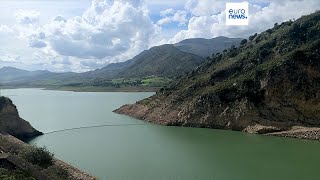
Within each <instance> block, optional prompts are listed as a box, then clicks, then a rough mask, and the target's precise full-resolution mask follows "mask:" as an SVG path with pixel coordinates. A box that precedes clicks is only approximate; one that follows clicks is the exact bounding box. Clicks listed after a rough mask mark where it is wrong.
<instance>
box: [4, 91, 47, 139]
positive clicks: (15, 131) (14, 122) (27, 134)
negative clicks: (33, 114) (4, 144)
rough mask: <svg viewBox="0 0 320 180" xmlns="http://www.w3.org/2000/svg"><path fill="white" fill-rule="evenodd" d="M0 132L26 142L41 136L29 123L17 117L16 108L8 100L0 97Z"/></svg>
mask: <svg viewBox="0 0 320 180" xmlns="http://www.w3.org/2000/svg"><path fill="white" fill-rule="evenodd" d="M0 132H1V133H7V134H10V135H12V136H15V137H17V138H19V139H21V140H27V139H29V138H33V137H35V136H39V135H42V133H41V132H39V131H37V130H36V129H34V128H33V127H32V126H31V125H30V123H29V122H27V121H25V120H24V119H22V118H20V117H19V113H18V110H17V108H16V106H15V105H14V104H13V103H12V101H11V100H10V99H9V98H6V97H0Z"/></svg>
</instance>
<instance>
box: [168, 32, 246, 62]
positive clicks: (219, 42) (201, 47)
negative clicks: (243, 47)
mask: <svg viewBox="0 0 320 180" xmlns="http://www.w3.org/2000/svg"><path fill="white" fill-rule="evenodd" d="M241 40H242V39H241V38H228V37H224V36H219V37H216V38H212V39H203V38H193V39H186V40H183V41H181V42H179V43H176V44H174V46H175V47H176V48H178V49H179V50H181V51H183V52H188V53H192V54H195V55H198V56H200V57H204V58H205V57H208V56H211V55H212V54H216V53H218V52H222V51H223V50H225V49H228V48H230V47H231V46H232V45H234V46H236V47H238V46H239V45H240V42H241Z"/></svg>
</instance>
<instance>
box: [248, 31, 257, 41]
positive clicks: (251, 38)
mask: <svg viewBox="0 0 320 180" xmlns="http://www.w3.org/2000/svg"><path fill="white" fill-rule="evenodd" d="M257 35H258V34H257V33H255V34H254V35H252V36H250V37H249V40H250V41H252V40H253V39H254V38H255V37H256V36H257Z"/></svg>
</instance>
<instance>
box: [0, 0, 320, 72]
mask: <svg viewBox="0 0 320 180" xmlns="http://www.w3.org/2000/svg"><path fill="white" fill-rule="evenodd" d="M242 1H243V0H234V1H233V2H242ZM69 2H70V1H68V2H67V1H66V2H64V1H57V2H50V3H48V2H41V3H40V2H34V3H31V4H30V3H29V4H28V3H26V2H25V1H24V2H21V3H20V2H19V4H15V3H14V2H10V3H9V5H10V7H15V8H8V9H3V8H2V9H1V7H0V10H1V12H2V13H3V12H5V14H6V15H3V16H2V17H0V43H1V44H5V46H2V47H0V56H1V57H3V59H1V63H2V64H4V63H5V64H9V63H16V64H17V66H18V64H19V65H21V66H20V67H21V68H26V69H29V67H32V68H33V69H48V70H54V71H77V72H80V71H87V70H92V69H95V68H101V67H103V66H105V65H107V64H108V63H111V62H120V61H124V60H127V59H130V58H132V57H133V56H135V55H137V54H138V53H140V52H141V51H142V50H145V49H148V48H150V46H152V45H161V44H165V43H168V42H169V43H174V42H178V41H181V40H183V39H186V38H194V37H201V38H212V37H216V36H221V35H224V36H229V37H248V36H249V35H252V34H254V33H255V32H261V31H264V30H266V29H268V28H270V27H272V26H273V24H274V23H275V22H278V23H280V22H282V21H286V20H289V19H293V18H299V17H300V16H301V15H305V14H309V13H311V12H313V11H315V10H316V9H319V8H320V5H319V4H320V1H318V0H282V1H276V0H274V1H272V0H249V2H250V4H251V6H250V17H249V18H250V25H249V26H226V25H225V16H224V8H225V1H223V0H188V1H186V0H174V1H173V0H150V1H149V0H148V1H146V2H145V3H144V1H143V0H93V1H92V3H91V5H90V4H88V2H87V1H86V2H85V3H83V2H81V3H79V2H78V1H72V3H71V4H70V3H69ZM68 3H69V4H68ZM36 6H37V7H36ZM40 6H41V7H43V8H40ZM51 6H54V7H51ZM62 6H63V7H62ZM69 6H70V7H69ZM58 7H60V8H61V9H63V10H59V8H58ZM86 7H87V8H86ZM20 9H24V10H20ZM50 9H52V11H51V10H50ZM17 10H18V11H17ZM161 10H162V11H161ZM8 14H9V15H10V16H12V17H11V19H10V18H9V19H8V18H7V19H6V18H5V17H4V16H6V17H7V16H8ZM159 15H160V17H159ZM150 16H151V17H150ZM14 17H15V18H16V20H17V21H16V22H14V20H12V18H14ZM151 19H152V20H151ZM152 21H153V22H152ZM1 24H2V25H1ZM16 56H19V58H20V59H15V60H14V58H12V57H16ZM8 57H10V58H8ZM16 64H15V65H16Z"/></svg>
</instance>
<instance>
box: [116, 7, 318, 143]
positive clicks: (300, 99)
mask: <svg viewBox="0 0 320 180" xmlns="http://www.w3.org/2000/svg"><path fill="white" fill-rule="evenodd" d="M319 22H320V12H319V11H318V12H316V13H314V14H311V15H308V16H303V17H301V18H299V19H297V20H295V21H288V22H283V23H281V24H280V25H278V24H275V26H274V27H273V28H272V29H268V30H266V31H265V32H262V33H261V34H255V35H253V36H250V37H249V41H248V42H246V43H242V45H241V46H240V47H239V48H231V49H229V50H228V52H225V53H223V54H218V55H215V56H214V57H212V58H210V59H209V60H207V61H206V62H205V63H203V64H202V65H201V66H200V67H198V68H197V69H196V70H194V71H192V72H190V73H188V75H186V76H184V77H183V78H181V79H179V80H178V81H176V82H174V83H173V84H171V86H170V87H169V88H162V89H161V90H160V91H159V92H157V94H156V95H154V96H152V97H150V98H147V99H144V100H141V101H139V102H137V103H136V104H131V105H125V106H123V107H121V108H119V109H117V110H115V112H117V113H120V114H126V115H129V116H133V117H136V118H139V119H143V120H146V121H150V122H156V123H160V124H165V125H175V126H192V127H206V128H221V129H231V130H240V131H246V132H251V133H262V134H264V133H272V132H274V133H275V132H278V131H280V132H284V131H291V130H292V129H294V127H295V126H304V127H308V126H320V91H319V89H320V48H319V47H320V24H319ZM296 132H297V131H294V133H296ZM299 133H300V134H299V136H298V135H295V137H304V136H306V137H310V136H317V137H316V138H319V135H320V130H319V129H318V130H317V131H316V132H315V131H313V130H312V131H299ZM311 138H313V137H311Z"/></svg>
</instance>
